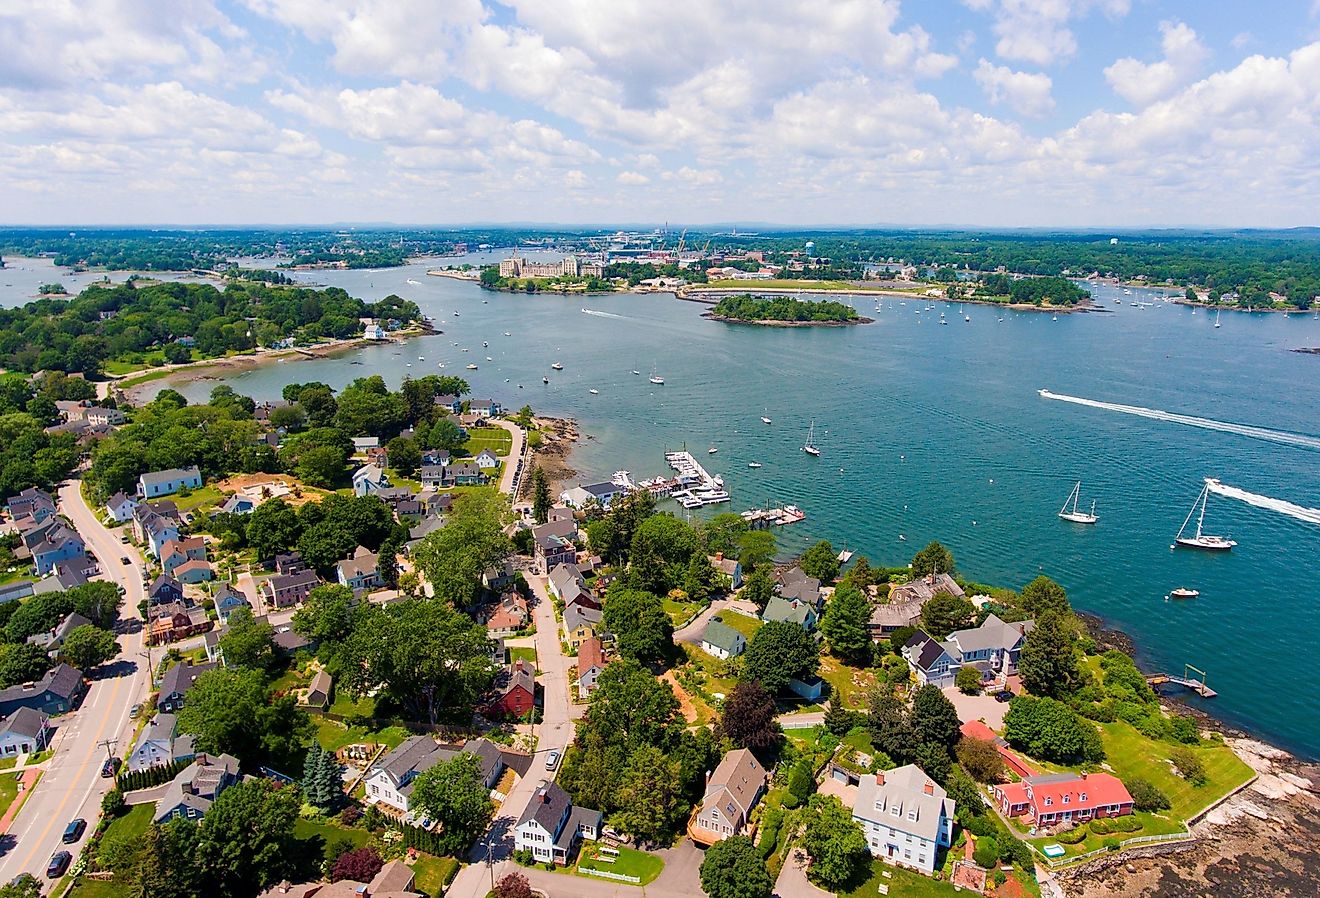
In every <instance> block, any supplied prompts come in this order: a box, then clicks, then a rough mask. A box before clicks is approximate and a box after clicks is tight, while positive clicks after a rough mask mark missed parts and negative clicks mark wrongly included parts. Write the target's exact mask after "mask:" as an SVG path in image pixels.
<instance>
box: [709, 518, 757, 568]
mask: <svg viewBox="0 0 1320 898" xmlns="http://www.w3.org/2000/svg"><path fill="white" fill-rule="evenodd" d="M750 529H751V527H750V526H749V525H748V523H747V522H746V521H745V520H743V517H742V515H740V514H735V513H734V512H731V511H726V512H722V513H720V514H717V515H715V516H714V517H712V518H711V519H710V520H709V521H707V522H706V523H705V524H703V525H702V526H701V538H702V540H703V541H704V542H705V544H706V551H707V552H708V553H709V554H711V555H715V554H717V553H720V552H722V553H724V554H725V555H726V556H727V557H729V558H737V557H738V552H739V551H740V546H741V540H742V537H743V536H744V535H745V534H746V533H747V532H748V531H749V530H750Z"/></svg>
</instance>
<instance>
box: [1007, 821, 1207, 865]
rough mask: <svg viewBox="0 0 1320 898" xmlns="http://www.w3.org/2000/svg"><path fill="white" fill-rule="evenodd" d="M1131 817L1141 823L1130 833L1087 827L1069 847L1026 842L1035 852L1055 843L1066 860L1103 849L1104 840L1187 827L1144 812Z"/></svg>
mask: <svg viewBox="0 0 1320 898" xmlns="http://www.w3.org/2000/svg"><path fill="white" fill-rule="evenodd" d="M1133 816H1134V817H1136V819H1138V820H1140V821H1141V829H1139V830H1137V831H1135V832H1130V833H1119V832H1115V833H1104V834H1100V833H1093V832H1091V831H1090V829H1089V827H1088V829H1087V833H1086V838H1085V839H1083V840H1082V841H1080V842H1078V843H1077V844H1075V845H1069V844H1067V843H1065V842H1060V841H1059V840H1058V838H1057V837H1055V836H1043V837H1041V838H1039V839H1027V840H1026V841H1027V842H1029V843H1031V845H1032V846H1033V847H1035V848H1036V850H1037V851H1039V850H1040V849H1042V848H1044V847H1045V846H1046V845H1053V844H1055V843H1057V844H1058V845H1059V846H1060V847H1061V848H1063V850H1064V857H1065V858H1067V857H1074V856H1076V855H1079V854H1086V853H1087V852H1088V851H1096V850H1098V849H1101V848H1104V847H1105V840H1106V839H1118V840H1119V841H1120V842H1124V841H1126V840H1128V839H1135V838H1137V837H1138V836H1164V835H1170V834H1172V833H1183V832H1186V831H1187V827H1185V826H1183V825H1182V824H1181V823H1179V822H1178V821H1177V820H1173V819H1171V818H1169V817H1164V816H1160V815H1158V814H1148V813H1145V812H1138V813H1137V814H1134V815H1133ZM1016 823H1017V821H1014V824H1015V825H1016ZM1018 834H1019V835H1021V836H1024V837H1025V832H1023V831H1022V830H1021V829H1020V828H1019V832H1018Z"/></svg>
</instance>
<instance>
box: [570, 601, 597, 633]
mask: <svg viewBox="0 0 1320 898" xmlns="http://www.w3.org/2000/svg"><path fill="white" fill-rule="evenodd" d="M600 620H601V612H600V611H598V610H596V609H595V608H591V607H588V606H586V605H583V604H581V603H579V602H572V603H570V604H568V605H565V606H564V627H565V629H567V630H568V631H569V632H570V633H571V632H573V631H574V630H577V629H579V628H581V627H583V626H587V627H590V628H592V629H593V630H594V629H595V628H596V625H597V624H599V623H600Z"/></svg>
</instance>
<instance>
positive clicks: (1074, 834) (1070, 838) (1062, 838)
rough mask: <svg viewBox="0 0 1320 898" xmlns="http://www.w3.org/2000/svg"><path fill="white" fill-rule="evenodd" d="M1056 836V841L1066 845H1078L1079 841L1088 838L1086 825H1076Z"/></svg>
mask: <svg viewBox="0 0 1320 898" xmlns="http://www.w3.org/2000/svg"><path fill="white" fill-rule="evenodd" d="M1054 838H1055V840H1056V841H1059V842H1062V843H1063V844H1065V845H1076V844H1077V843H1078V842H1080V841H1082V840H1083V839H1085V838H1086V827H1084V826H1078V827H1075V828H1074V829H1070V830H1068V831H1067V832H1061V833H1059V834H1058V835H1057V836H1055V837H1054Z"/></svg>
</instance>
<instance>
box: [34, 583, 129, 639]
mask: <svg viewBox="0 0 1320 898" xmlns="http://www.w3.org/2000/svg"><path fill="white" fill-rule="evenodd" d="M64 595H65V596H66V597H67V598H68V599H70V600H71V601H72V602H73V610H74V611H77V612H78V613H79V614H81V615H82V616H83V617H85V618H87V619H88V620H90V621H91V622H92V623H94V624H96V626H98V627H100V628H101V629H102V630H113V629H114V627H115V624H116V623H118V621H119V609H120V607H121V606H122V605H123V604H124V590H123V588H122V587H121V586H119V585H118V584H116V583H109V582H106V581H104V580H94V581H93V582H91V583H84V584H83V585H82V586H75V587H74V588H73V589H70V590H69V591H68V592H66V593H65V594H64ZM31 601H32V600H31V599H29V600H28V602H29V603H30V602H31Z"/></svg>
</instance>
